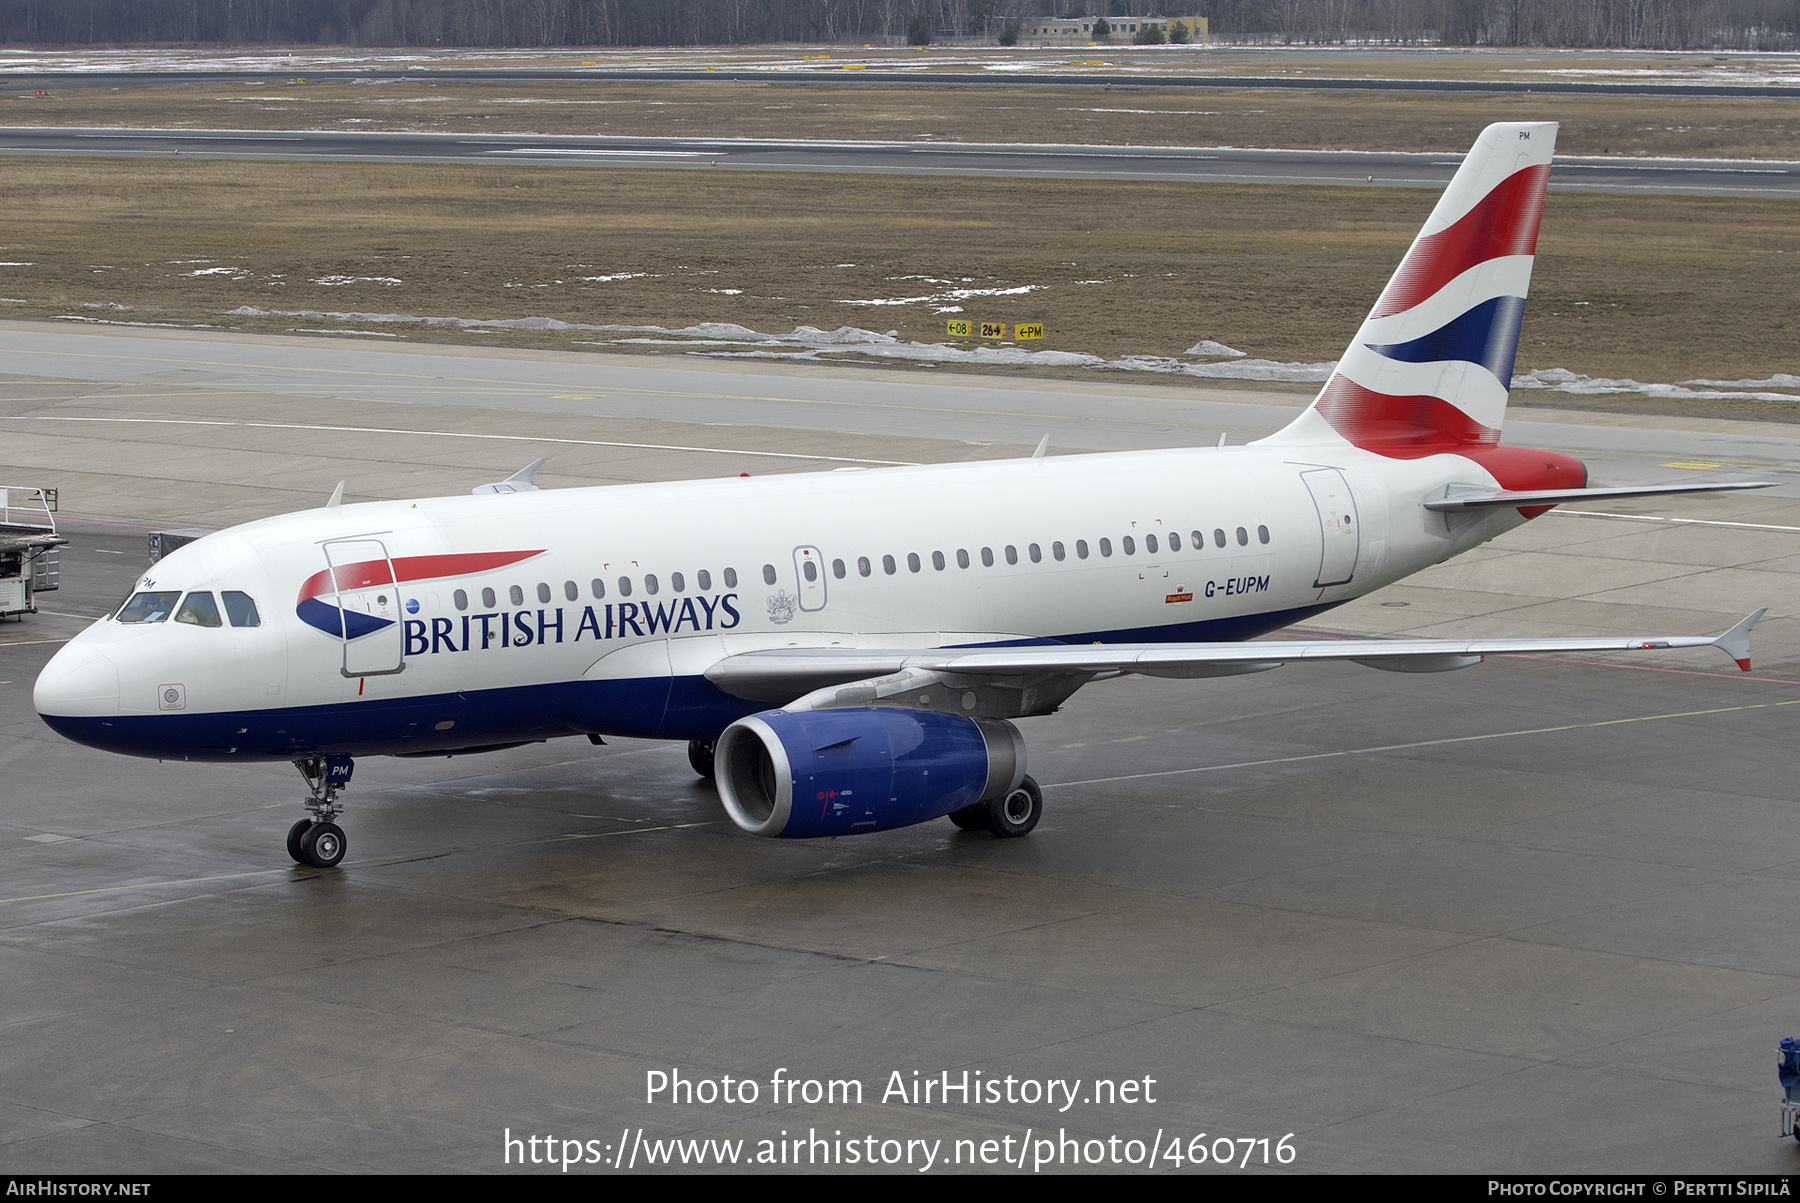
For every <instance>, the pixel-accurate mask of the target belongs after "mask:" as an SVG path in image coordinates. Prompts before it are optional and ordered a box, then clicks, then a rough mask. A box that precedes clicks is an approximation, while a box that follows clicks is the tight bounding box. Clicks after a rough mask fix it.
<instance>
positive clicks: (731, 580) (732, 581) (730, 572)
mask: <svg viewBox="0 0 1800 1203" xmlns="http://www.w3.org/2000/svg"><path fill="white" fill-rule="evenodd" d="M725 587H726V588H727V589H736V588H737V569H735V568H727V569H726V570H725Z"/></svg>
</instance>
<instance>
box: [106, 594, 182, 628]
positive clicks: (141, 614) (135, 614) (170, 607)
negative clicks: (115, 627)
mask: <svg viewBox="0 0 1800 1203" xmlns="http://www.w3.org/2000/svg"><path fill="white" fill-rule="evenodd" d="M180 599H181V590H179V589H177V590H175V591H174V592H172V593H134V594H132V595H131V597H130V599H129V600H127V601H126V603H125V604H124V605H122V606H120V607H119V613H118V621H119V622H162V621H163V620H164V619H166V618H168V616H169V615H170V614H171V613H173V612H174V610H175V603H176V602H177V601H179V600H180Z"/></svg>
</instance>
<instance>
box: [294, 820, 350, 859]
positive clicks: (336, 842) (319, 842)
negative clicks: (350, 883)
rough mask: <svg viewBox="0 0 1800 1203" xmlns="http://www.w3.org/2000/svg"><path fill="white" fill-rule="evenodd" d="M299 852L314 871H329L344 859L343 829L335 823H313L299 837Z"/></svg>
mask: <svg viewBox="0 0 1800 1203" xmlns="http://www.w3.org/2000/svg"><path fill="white" fill-rule="evenodd" d="M300 851H301V853H302V855H304V856H305V857H306V863H307V864H309V865H311V866H312V867H313V868H315V869H329V868H331V867H332V866H333V865H335V864H337V863H338V862H339V861H341V860H343V859H344V829H343V828H341V827H339V826H338V825H337V824H336V823H314V824H313V825H312V827H310V828H309V829H308V830H307V831H306V833H305V834H304V835H302V836H301V837H300Z"/></svg>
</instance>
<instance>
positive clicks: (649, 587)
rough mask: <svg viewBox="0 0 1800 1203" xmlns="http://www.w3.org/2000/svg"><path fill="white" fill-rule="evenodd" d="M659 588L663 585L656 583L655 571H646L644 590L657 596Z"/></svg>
mask: <svg viewBox="0 0 1800 1203" xmlns="http://www.w3.org/2000/svg"><path fill="white" fill-rule="evenodd" d="M659 588H661V586H660V585H658V584H657V583H656V574H655V573H654V572H646V573H645V574H644V592H645V593H648V594H649V595H650V596H652V597H655V596H656V591H657V589H659Z"/></svg>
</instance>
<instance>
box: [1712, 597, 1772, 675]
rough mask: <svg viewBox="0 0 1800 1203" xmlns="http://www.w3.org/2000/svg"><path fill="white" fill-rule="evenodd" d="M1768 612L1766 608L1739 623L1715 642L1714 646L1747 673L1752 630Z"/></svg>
mask: <svg viewBox="0 0 1800 1203" xmlns="http://www.w3.org/2000/svg"><path fill="white" fill-rule="evenodd" d="M1768 612H1769V607H1767V606H1764V607H1763V608H1762V609H1760V610H1758V611H1757V612H1756V613H1754V614H1752V615H1750V616H1749V617H1747V618H1745V619H1744V621H1742V622H1740V623H1738V624H1737V625H1736V626H1735V627H1732V628H1731V629H1730V630H1729V631H1726V632H1725V633H1724V634H1723V635H1721V636H1719V637H1718V638H1717V639H1715V640H1713V646H1714V647H1716V648H1718V649H1720V650H1721V651H1723V652H1724V653H1725V654H1726V655H1727V656H1730V657H1731V658H1732V659H1733V660H1736V661H1737V666H1738V667H1739V668H1741V669H1743V670H1744V671H1745V672H1749V671H1750V629H1751V628H1752V627H1754V626H1755V625H1756V624H1757V621H1758V620H1759V619H1761V618H1762V616H1763V615H1764V614H1767V613H1768Z"/></svg>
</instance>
